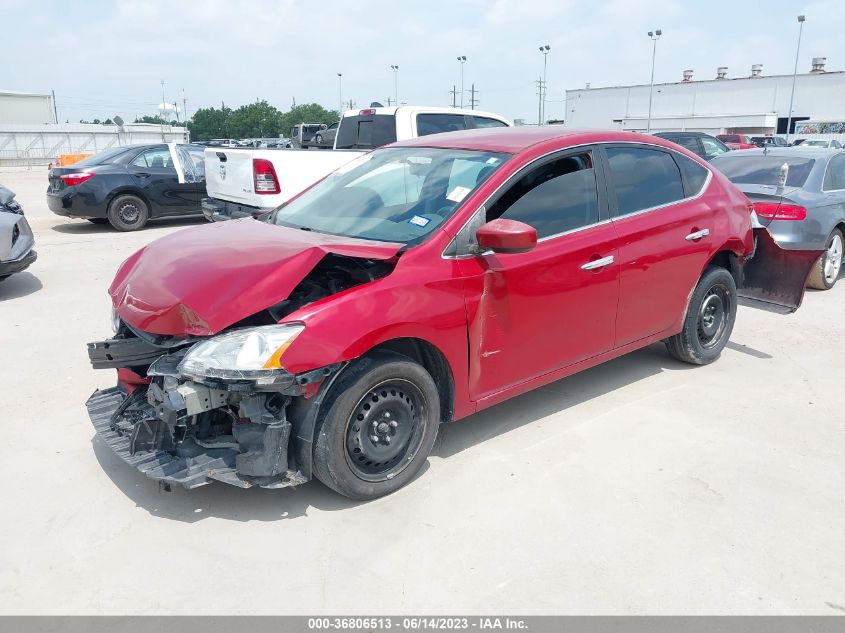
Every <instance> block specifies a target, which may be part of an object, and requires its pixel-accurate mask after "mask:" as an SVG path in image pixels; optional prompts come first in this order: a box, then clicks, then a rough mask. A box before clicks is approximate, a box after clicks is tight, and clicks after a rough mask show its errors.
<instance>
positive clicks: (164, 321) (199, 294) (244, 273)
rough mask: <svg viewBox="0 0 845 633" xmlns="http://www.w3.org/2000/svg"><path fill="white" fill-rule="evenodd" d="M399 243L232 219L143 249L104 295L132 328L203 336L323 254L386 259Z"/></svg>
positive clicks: (256, 304)
mask: <svg viewBox="0 0 845 633" xmlns="http://www.w3.org/2000/svg"><path fill="white" fill-rule="evenodd" d="M402 246H403V245H402V244H397V243H391V242H375V241H370V240H361V239H354V238H347V237H339V236H333V235H326V234H322V233H314V232H309V231H303V230H299V229H292V228H287V227H282V226H277V225H273V224H268V223H265V222H258V221H256V220H252V219H250V218H247V219H242V220H233V221H231V222H225V223H220V224H217V223H215V224H209V225H206V226H202V227H197V228H192V229H187V230H184V231H179V232H177V233H173V234H172V235H169V236H167V237H164V238H161V239H159V240H156V241H155V242H152V243H151V244H149V245H147V246H145V247H144V248H142V249H141V250H139V251H138V252H136V253H135V254H134V255H132V256H131V257H129V259H127V260H126V261H125V262H124V263H123V264H121V266H120V268H119V269H118V271H117V275H116V276H115V279H114V281H113V282H112V284H111V286H110V288H109V294H110V295H111V298H112V303H113V305H114V306H115V309H116V310H117V312H118V314H119V315H120V317H121V319H123V320H124V321H125V322H127V323H128V324H129V325H131V326H133V327H135V328H137V329H139V330H143V331H145V332H150V333H153V334H162V335H194V336H209V335H212V334H216V333H217V332H220V331H221V330H223V329H224V328H226V327H228V326H230V325H232V324H233V323H237V322H238V321H241V320H243V319H245V318H246V317H248V316H251V315H253V314H255V313H257V312H260V311H261V310H264V309H266V308H268V307H270V306H272V305H274V304H275V303H277V302H279V301H281V300H283V299H286V298H287V297H288V295H289V294H290V292H291V291H292V290H293V289H294V288H295V287H296V286H297V284H299V282H300V281H302V279H303V278H304V277H305V276H306V275H307V274H308V273H309V272H311V270H312V269H313V268H314V266H316V265H317V263H318V262H319V261H320V260H321V259H322V258H323V257H324V256H325V255H327V254H330V253H333V254H336V255H344V256H347V257H360V258H365V259H377V260H387V259H391V258H392V257H395V256H396V253H397V252H398V251H399V249H400V248H401V247H402Z"/></svg>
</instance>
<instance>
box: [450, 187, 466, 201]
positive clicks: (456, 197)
mask: <svg viewBox="0 0 845 633" xmlns="http://www.w3.org/2000/svg"><path fill="white" fill-rule="evenodd" d="M469 191H470V189H469V187H455V188H454V189H452V191H450V192H449V194H448V195H447V196H446V199H447V200H451V201H452V202H460V201H461V200H463V199H464V198H466V197H467V194H468V193H469Z"/></svg>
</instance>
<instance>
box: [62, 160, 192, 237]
mask: <svg viewBox="0 0 845 633" xmlns="http://www.w3.org/2000/svg"><path fill="white" fill-rule="evenodd" d="M49 177H50V186H49V188H48V189H47V205H48V206H49V207H50V210H51V211H52V212H53V213H55V214H56V215H61V216H65V217H69V218H85V219H87V220H90V221H91V222H94V223H98V224H99V223H103V224H105V223H106V222H108V223H109V224H111V225H112V226H113V227H114V228H116V229H117V230H118V231H136V230H138V229H140V228H143V227H144V226H145V225H146V223H147V221H148V220H150V219H153V218H163V217H174V216H186V215H202V209H201V207H200V201H201V200H202V198H203V197H205V195H206V193H205V169H204V166H203V148H202V147H200V146H198V145H183V144H176V143H167V144H165V143H162V144H159V145H128V146H123V147H115V148H112V149H108V150H105V151H103V152H100V153H99V154H97V155H96V156H92V157H90V158H86V159H85V160H83V161H80V162H78V163H75V164H73V165H69V166H67V167H54V168H53V169H51V170H50V176H49Z"/></svg>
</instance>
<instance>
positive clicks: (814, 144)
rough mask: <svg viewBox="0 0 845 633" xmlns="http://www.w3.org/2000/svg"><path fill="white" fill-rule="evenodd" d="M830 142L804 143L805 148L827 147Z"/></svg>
mask: <svg viewBox="0 0 845 633" xmlns="http://www.w3.org/2000/svg"><path fill="white" fill-rule="evenodd" d="M829 144H830V141H804V143H803V145H804V146H805V147H827V146H828V145H829Z"/></svg>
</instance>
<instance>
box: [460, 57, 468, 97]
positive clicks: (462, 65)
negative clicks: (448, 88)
mask: <svg viewBox="0 0 845 633" xmlns="http://www.w3.org/2000/svg"><path fill="white" fill-rule="evenodd" d="M458 61H459V62H461V107H462V108H463V107H464V64H466V63H467V56H466V55H459V56H458Z"/></svg>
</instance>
